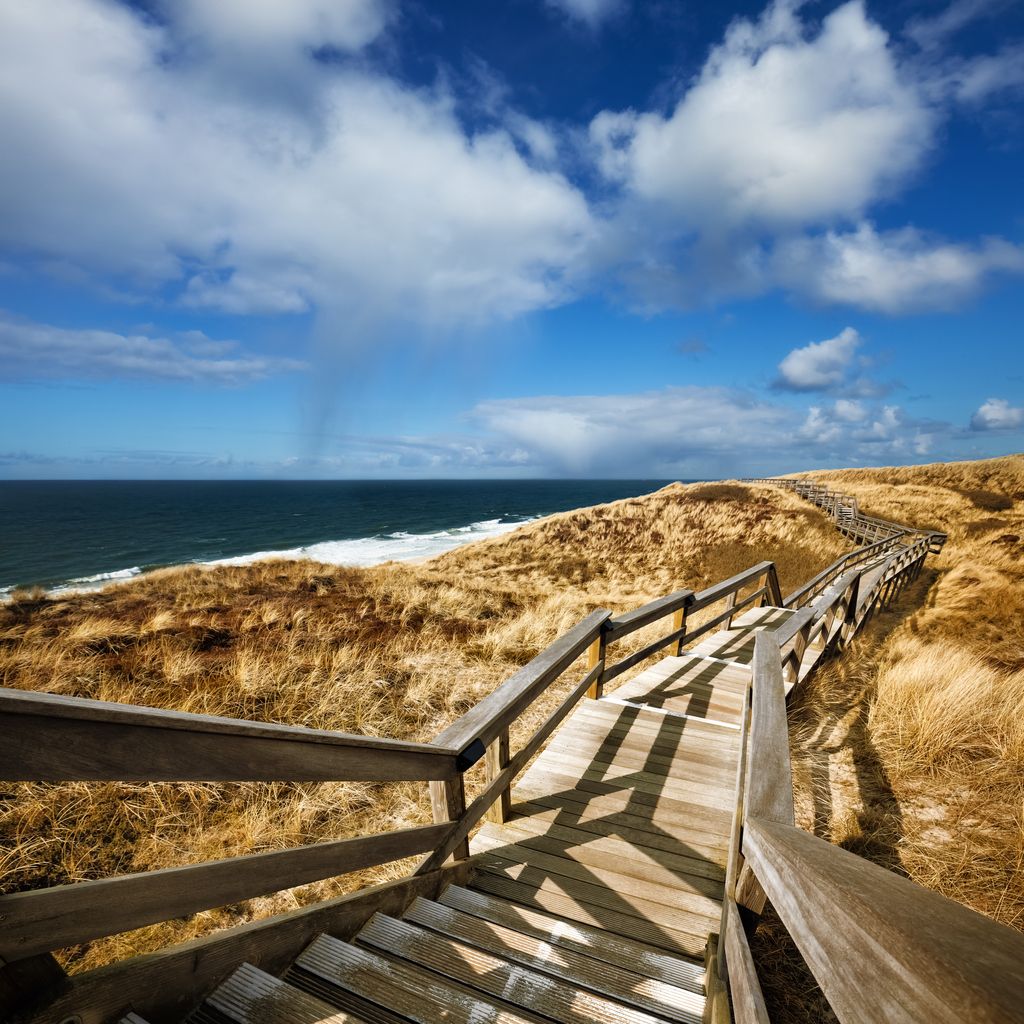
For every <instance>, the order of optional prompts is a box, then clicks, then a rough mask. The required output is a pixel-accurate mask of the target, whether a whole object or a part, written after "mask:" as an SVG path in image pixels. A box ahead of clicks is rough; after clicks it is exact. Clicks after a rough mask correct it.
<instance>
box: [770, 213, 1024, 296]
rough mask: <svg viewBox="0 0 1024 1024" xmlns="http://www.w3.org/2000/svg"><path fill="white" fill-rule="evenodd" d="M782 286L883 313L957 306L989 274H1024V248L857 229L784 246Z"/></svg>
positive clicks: (776, 257)
mask: <svg viewBox="0 0 1024 1024" xmlns="http://www.w3.org/2000/svg"><path fill="white" fill-rule="evenodd" d="M769 264H770V268H771V269H770V273H771V275H772V277H773V278H774V279H775V280H777V281H778V282H779V283H781V284H783V285H785V286H787V287H789V288H791V289H793V290H796V291H800V292H803V293H805V294H810V295H812V296H814V297H815V298H817V299H819V300H822V301H825V302H831V303H842V304H846V305H852V306H857V307H859V308H861V309H869V310H874V311H877V312H881V313H908V312H913V311H917V310H928V309H940V310H941V309H950V308H952V307H955V306H957V305H959V304H960V303H962V302H963V301H964V300H966V299H969V298H971V297H972V296H973V295H974V294H976V293H977V292H978V290H979V289H980V288H981V287H982V285H983V283H984V281H985V279H986V277H988V276H990V275H992V274H996V273H1017V274H1019V273H1022V272H1024V249H1022V248H1021V247H1019V246H1016V245H1011V244H1010V243H1009V242H1006V241H1004V240H1002V239H998V238H990V239H984V240H982V241H981V242H980V243H978V244H976V245H963V244H958V243H954V242H944V241H941V240H935V239H932V238H930V237H928V236H926V235H925V234H924V233H923V232H921V231H918V230H917V229H916V228H909V227H908V228H903V229H901V230H898V231H886V232H878V231H876V230H875V228H874V227H873V226H872V225H871V224H867V223H862V224H860V225H859V226H858V227H857V229H856V230H855V231H852V232H838V231H830V232H828V233H826V234H825V235H822V236H816V237H807V238H800V239H790V240H788V241H785V242H782V243H780V244H779V245H778V246H777V247H776V249H775V251H774V252H773V253H772V254H771V256H770V258H769Z"/></svg>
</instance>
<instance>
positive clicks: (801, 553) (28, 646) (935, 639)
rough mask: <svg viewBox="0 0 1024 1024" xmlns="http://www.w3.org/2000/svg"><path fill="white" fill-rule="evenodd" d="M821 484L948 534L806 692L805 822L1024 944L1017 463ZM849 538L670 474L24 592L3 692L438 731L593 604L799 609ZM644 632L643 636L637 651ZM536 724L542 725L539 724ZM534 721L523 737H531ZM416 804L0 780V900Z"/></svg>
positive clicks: (806, 516)
mask: <svg viewBox="0 0 1024 1024" xmlns="http://www.w3.org/2000/svg"><path fill="white" fill-rule="evenodd" d="M813 475H814V477H815V478H816V479H819V480H823V481H827V482H828V483H830V484H832V485H834V486H836V487H838V488H840V489H842V490H844V491H847V492H850V493H853V494H856V495H857V496H858V497H859V498H860V500H861V506H862V508H863V509H864V511H866V512H868V513H869V514H874V515H879V516H883V517H888V518H892V519H895V520H898V521H901V522H908V523H912V524H916V525H922V526H934V527H937V528H939V529H943V530H946V531H948V533H949V538H950V539H949V542H948V544H947V545H946V548H945V550H944V551H943V553H942V555H941V556H939V557H938V558H934V557H933V558H932V559H929V562H928V565H927V568H926V570H925V572H924V573H923V574H922V576H921V577H920V578H919V580H918V581H917V582H916V583H915V584H914V585H913V586H912V587H910V588H909V589H908V590H907V591H905V592H904V594H903V595H902V597H901V599H900V601H899V602H898V604H897V605H896V606H895V607H893V608H892V609H891V610H889V611H887V612H885V613H882V614H880V615H878V616H877V617H876V618H875V619H874V620H873V622H872V623H871V624H870V626H869V627H868V628H867V630H865V632H864V633H862V634H861V636H860V637H858V639H857V640H856V641H855V642H854V643H853V644H852V646H851V647H850V649H849V650H848V651H847V652H846V654H844V656H843V658H842V659H839V660H837V661H834V662H832V663H830V664H827V665H826V666H824V667H823V668H822V669H821V670H820V671H819V672H818V673H817V675H816V676H815V677H814V679H813V680H812V681H811V682H810V684H809V685H808V686H807V687H806V688H805V689H804V690H803V692H802V693H800V695H799V696H798V697H797V699H796V700H795V701H794V703H793V707H792V709H791V716H790V717H791V729H792V735H793V752H794V767H795V773H796V783H797V802H798V814H799V818H800V824H802V825H803V826H804V827H806V828H808V829H810V830H813V831H815V832H817V833H818V834H819V835H823V836H826V837H828V838H830V839H832V840H833V841H835V842H838V843H841V844H842V845H844V846H846V847H848V848H850V849H853V850H855V851H857V852H858V853H861V854H863V855H865V856H868V857H871V858H872V859H875V860H877V861H879V862H881V863H883V864H885V865H887V866H888V867H891V868H893V869H894V870H898V871H902V872H904V873H906V874H908V875H909V876H910V877H912V878H914V879H915V880H917V881H919V882H921V883H923V884H925V885H929V886H931V887H933V888H936V889H938V890H939V891H941V892H943V893H945V894H946V895H948V896H950V897H952V898H954V899H958V900H960V901H961V902H964V903H967V904H968V905H970V906H972V907H974V908H975V909H978V910H980V911H982V912H983V913H986V914H989V915H991V916H992V917H995V918H996V919H998V920H1000V921H1003V922H1004V923H1007V924H1011V925H1015V926H1017V927H1020V926H1021V925H1022V924H1024V872H1022V869H1021V866H1022V864H1024V586H1022V584H1024V543H1022V539H1024V457H1019V456H1017V457H1011V458H1006V459H996V460H988V461H985V462H975V463H956V464H947V465H941V464H938V465H933V466H921V467H910V468H903V469H889V468H880V469H870V470H848V471H841V472H836V473H815V474H813ZM846 549H847V546H846V542H845V541H844V540H843V538H842V537H840V536H839V535H838V533H837V532H836V531H835V530H834V529H833V527H832V526H831V524H830V521H829V520H828V519H827V518H826V517H825V516H823V515H822V514H821V513H820V512H819V511H817V510H816V509H814V508H813V507H812V506H810V505H808V504H806V503H804V502H802V501H801V500H800V499H798V498H796V497H795V496H793V495H790V494H789V493H788V492H784V491H780V490H777V489H774V488H770V487H754V486H749V487H748V486H743V485H737V484H714V485H709V484H702V485H691V486H681V485H673V486H671V487H667V488H664V489H663V490H661V491H658V492H655V493H654V494H651V495H647V496H644V497H640V498H635V499H628V500H625V501H620V502H615V503H612V504H609V505H601V506H596V507H594V508H589V509H581V510H578V511H575V512H570V513H565V514H562V515H556V516H551V517H549V518H547V519H543V520H540V521H538V522H536V523H532V524H529V525H528V526H525V527H523V528H522V529H520V530H517V531H516V532H515V533H512V534H508V535H505V536H503V537H500V538H495V539H493V540H489V541H484V542H481V543H478V544H474V545H470V546H467V547H465V548H461V549H458V550H456V551H453V552H450V553H448V554H446V555H443V556H441V557H439V558H436V559H433V560H432V561H429V562H425V563H422V564H419V565H409V564H395V563H392V564H388V565H384V566H377V567H374V568H370V569H340V568H334V567H330V566H324V565H317V564H313V563H308V562H304V563H302V562H300V563H296V562H266V563H261V564H258V565H252V566H246V567H217V568H213V569H201V568H186V569H176V570H166V571H162V572H158V573H153V574H151V575H149V576H146V577H144V578H141V579H139V580H137V581H133V582H132V583H129V584H126V585H122V586H118V587H115V588H111V589H109V590H107V591H104V592H100V593H92V594H83V595H77V596H67V597H63V598H60V599H56V600H46V599H43V598H40V597H38V596H32V595H20V596H19V597H18V599H17V600H15V601H14V602H13V603H11V604H10V605H8V606H5V607H2V608H0V678H2V681H3V685H5V686H14V687H21V688H26V689H39V690H47V691H50V692H55V693H65V694H73V695H77V696H85V697H95V698H99V699H104V700H114V701H125V702H130V703H138V704H146V705H151V706H155V707H165V708H176V709H180V710H185V711H194V712H202V713H207V714H223V715H231V716H235V717H246V718H254V719H259V720H266V721H275V722H287V723H294V724H302V725H308V726H313V727H318V728H331V729H340V730H344V731H350V732H362V733H368V734H375V735H386V736H393V737H408V738H416V739H430V738H432V737H433V736H434V735H436V733H437V732H438V731H440V729H441V728H443V727H444V726H445V725H446V724H448V723H449V722H451V721H453V720H454V719H455V718H457V717H458V716H459V715H461V714H462V713H464V712H465V711H466V710H468V709H469V708H470V707H471V706H472V705H473V704H475V703H476V702H477V701H478V700H480V698H481V697H483V696H484V695H485V694H487V693H488V692H490V691H491V690H492V689H493V688H494V687H495V686H496V685H498V684H499V683H500V682H501V681H502V680H503V679H505V678H506V677H507V676H508V675H510V674H511V673H512V672H513V671H515V669H516V668H518V667H519V666H520V665H522V664H524V663H525V662H527V661H528V660H529V659H530V658H531V657H533V656H534V655H535V654H536V653H537V652H538V651H540V650H541V649H542V648H543V647H544V646H546V645H547V644H548V643H549V642H550V641H551V640H553V639H554V638H555V637H556V636H558V635H559V634H560V633H562V632H564V631H565V630H566V629H567V628H568V627H569V626H571V625H572V624H574V623H575V622H576V621H578V620H579V619H580V618H582V617H583V616H584V615H585V614H587V613H588V612H589V611H591V610H593V609H594V608H598V607H607V608H611V609H613V610H614V611H625V610H627V609H629V608H633V607H636V606H637V605H639V604H641V603H643V602H645V601H647V600H649V599H651V598H653V597H656V596H659V595H661V594H664V593H667V592H669V591H671V590H674V589H678V588H680V587H684V586H688V587H692V588H694V589H698V588H701V587H704V586H707V585H708V584H710V583H712V582H715V581H717V580H720V579H722V578H725V577H727V576H729V575H732V574H733V573H735V572H738V571H739V570H740V569H743V568H746V567H747V566H749V565H751V564H752V563H754V562H757V561H759V560H761V559H773V560H775V561H776V562H777V563H778V567H779V573H780V577H781V582H782V587H783V591H784V592H786V591H788V590H789V589H792V588H793V587H795V586H796V585H798V584H799V583H801V582H803V581H804V580H806V579H807V578H809V577H810V576H811V575H813V574H814V573H816V572H817V571H818V570H820V569H821V568H823V567H824V566H825V565H827V564H829V563H830V562H831V561H833V560H834V559H835V558H836V557H838V555H839V554H840V553H842V552H843V551H844V550H846ZM630 639H631V641H632V643H633V645H634V646H636V647H639V646H642V645H643V643H645V642H646V639H647V638H646V637H645V636H644V633H643V632H640V633H637V634H636V635H635V636H634V637H632V638H630ZM557 699H558V695H557V694H552V695H551V698H550V700H549V702H548V703H549V704H551V703H553V702H554V701H555V700H557ZM543 714H544V707H543V706H541V707H539V708H537V709H536V710H535V712H534V715H533V719H532V721H533V722H536V721H537V720H539V718H540V717H542V716H543ZM531 724H532V723H531V721H527V722H524V723H522V724H521V725H520V727H519V728H520V739H521V738H522V737H523V736H524V735H525V734H527V733H528V732H529V731H530V728H531ZM516 739H517V738H516V735H515V733H514V734H513V746H515V744H516ZM474 781H478V780H472V779H471V780H470V789H471V790H472V788H473V782H474ZM425 789H426V787H425V786H418V785H412V784H402V785H390V786H383V785H381V786H374V785H368V784H357V783H341V784H316V785H272V784H244V785H242V784H236V785H205V784H204V785H187V786H185V785H169V784H168V785H145V786H129V785H85V784H78V785H69V786H42V785H18V786H10V785H9V786H7V787H6V790H4V791H0V796H2V798H3V807H4V811H3V817H2V819H0V857H2V863H3V867H4V871H5V872H6V875H5V878H4V883H3V884H4V886H5V887H6V889H7V890H8V891H13V890H18V889H24V888H31V887H36V886H40V885H52V884H57V883H60V882H66V881H74V880H81V879H86V878H93V877H105V876H107V875H110V874H113V873H118V872H127V871H139V870H147V869H153V868H159V867H167V866H171V865H176V864H185V863H191V862H195V861H198V860H202V859H208V858H218V857H227V856H233V855H238V854H243V853H248V852H256V851H260V850H267V849H273V848H277V847H283V846H289V845H296V844H300V843H309V842H315V841H318V840H324V839H328V838H337V837H343V836H348V835H355V834H360V833H367V832H375V831H383V830H387V829H391V828H396V827H399V826H402V825H408V824H414V823H420V822H425V821H427V820H429V805H428V801H427V799H426V794H425ZM405 870H406V866H404V865H394V866H391V867H390V868H386V869H383V870H380V871H376V872H365V873H363V874H361V875H355V876H350V877H348V878H346V879H342V880H341V881H328V882H322V883H317V884H314V885H309V886H305V887H303V888H301V889H298V890H294V891H293V892H291V893H285V894H278V895H275V896H273V897H267V898H265V899H260V900H253V901H250V902H248V903H246V904H241V905H237V906H233V907H228V908H222V909H220V910H216V911H212V912H209V913H205V914H200V915H196V916H195V917H193V918H191V919H189V920H187V921H176V922H170V923H168V924H162V925H158V926H154V927H152V928H146V929H141V930H140V931H137V932H133V933H130V934H128V935H125V936H120V937H115V938H113V939H109V940H104V941H102V942H97V943H93V944H90V945H88V946H85V947H81V948H77V949H74V950H69V951H67V952H66V954H65V955H64V960H65V962H66V964H67V966H69V967H70V968H72V969H83V968H85V967H92V966H97V965H99V964H101V963H105V962H108V961H110V960H112V959H116V958H118V957H121V956H125V955H128V954H130V953H132V952H136V951H143V950H148V949H152V948H156V947H159V946H163V945H166V944H168V943H170V942H174V941H180V940H183V939H185V938H190V937H193V936H196V935H200V934H203V933H205V932H208V931H210V930H213V929H215V928H218V927H223V926H225V925H229V924H234V923H239V922H241V921H245V920H249V919H251V918H253V917H256V916H264V915H267V914H270V913H276V912H280V911H282V910H285V909H289V908H291V907H293V906H296V905H299V904H302V903H307V902H312V901H313V900H317V899H322V898H324V897H326V896H328V895H333V894H336V893H338V892H342V891H345V890H346V889H351V888H356V887H357V886H360V885H364V884H366V883H368V882H370V881H372V880H377V879H380V878H384V877H391V876H397V875H400V874H403V873H404V872H405ZM760 954H761V956H762V958H763V959H764V962H765V963H769V962H770V961H771V958H772V957H775V958H776V963H777V965H778V967H779V970H778V971H777V972H774V973H775V977H776V978H777V979H778V986H779V990H778V991H777V992H776V993H774V998H775V1001H776V1005H777V1006H782V1005H786V1000H787V998H788V997H787V990H786V987H785V986H786V984H787V981H786V979H787V977H791V976H792V975H790V974H787V972H788V971H790V969H791V966H792V965H791V961H787V959H786V954H785V951H784V947H783V944H782V943H780V942H779V941H778V935H777V933H773V930H772V925H771V921H770V920H769V921H768V922H767V924H766V925H765V927H764V928H763V929H762V931H761V936H760ZM769 995H770V996H771V995H772V994H771V993H769ZM807 1019H820V1018H814V1017H813V1015H812V1016H810V1017H808V1018H807Z"/></svg>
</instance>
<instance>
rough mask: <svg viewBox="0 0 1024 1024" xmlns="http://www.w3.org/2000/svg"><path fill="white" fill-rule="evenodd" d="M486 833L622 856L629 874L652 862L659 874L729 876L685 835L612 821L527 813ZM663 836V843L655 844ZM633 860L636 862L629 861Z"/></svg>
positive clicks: (582, 855) (584, 853)
mask: <svg viewBox="0 0 1024 1024" xmlns="http://www.w3.org/2000/svg"><path fill="white" fill-rule="evenodd" d="M483 834H486V835H488V836H490V837H492V838H494V839H500V840H504V841H505V842H507V843H516V842H521V843H524V844H525V845H527V846H529V845H531V843H532V844H533V845H538V844H539V846H540V848H541V849H545V848H546V849H548V852H556V851H557V848H556V846H555V845H551V846H545V845H544V844H545V843H546V842H547V841H548V840H550V841H551V843H552V844H561V849H563V850H568V851H570V853H571V855H572V857H573V858H574V859H577V860H580V862H581V863H588V860H587V858H588V857H590V856H591V855H592V854H594V855H597V854H600V855H601V859H600V860H597V861H595V863H596V864H599V865H600V864H609V863H612V862H611V861H610V858H612V857H615V858H618V862H617V863H615V867H616V869H617V870H620V871H623V872H625V873H627V874H635V873H637V872H641V873H643V872H646V871H647V870H648V865H650V866H651V867H652V868H653V869H654V870H655V873H656V874H660V873H662V872H664V871H672V872H676V873H678V874H683V875H687V876H689V875H694V876H700V877H703V878H708V879H712V880H713V881H715V882H719V883H720V882H724V880H725V871H724V870H723V869H722V867H721V866H720V865H719V864H717V863H716V862H715V861H713V860H710V859H709V858H708V857H706V856H704V855H703V854H702V853H700V852H698V851H696V850H694V849H693V848H692V847H691V846H690V844H689V843H686V842H684V841H682V839H681V838H679V839H676V838H674V837H671V836H669V835H667V834H662V835H661V836H658V835H655V834H654V833H649V832H648V833H644V832H639V831H635V830H633V829H616V827H615V826H614V825H611V824H607V826H606V827H605V829H604V830H603V831H590V830H587V829H580V828H576V827H575V826H573V825H570V824H561V823H559V822H557V821H543V820H539V819H537V818H527V817H515V818H513V819H512V820H511V821H508V822H506V823H505V824H504V825H501V826H497V825H495V826H488V827H487V828H486V829H485V830H484V833H483ZM659 839H660V840H661V843H660V844H659V845H653V844H652V841H654V842H657V841H658V840H659ZM630 860H635V861H636V863H635V864H632V863H628V861H630ZM642 877H646V875H642ZM666 877H668V876H666Z"/></svg>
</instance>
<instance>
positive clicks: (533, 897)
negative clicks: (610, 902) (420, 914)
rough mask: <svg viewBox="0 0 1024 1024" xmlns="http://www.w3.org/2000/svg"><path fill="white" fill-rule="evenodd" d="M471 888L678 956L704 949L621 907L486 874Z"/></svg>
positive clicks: (695, 939) (694, 939) (690, 937)
mask: <svg viewBox="0 0 1024 1024" xmlns="http://www.w3.org/2000/svg"><path fill="white" fill-rule="evenodd" d="M473 888H474V889H475V890H478V891H481V892H485V893H489V894H490V895H492V896H499V897H503V898H505V899H509V900H514V901H515V902H516V903H522V904H524V905H526V906H527V907H533V908H535V909H537V910H542V911H545V912H546V913H551V914H557V915H558V916H560V917H565V918H568V919H569V920H571V921H578V922H580V923H582V924H587V925H592V926H595V927H597V928H605V929H607V930H609V931H614V932H615V934H616V935H622V936H624V937H626V938H630V939H635V940H637V941H638V942H643V943H646V944H647V945H650V946H657V947H659V948H661V949H663V950H667V951H668V952H670V953H672V954H674V955H677V956H678V955H680V954H682V955H683V956H699V955H700V954H701V951H702V950H703V948H704V938H703V937H702V936H700V935H695V934H692V933H690V932H685V931H679V930H678V929H675V928H672V927H670V926H668V925H664V924H659V923H658V922H655V921H652V920H650V919H648V918H647V917H644V916H643V915H642V914H641V915H640V916H635V915H634V914H632V913H625V912H624V911H623V908H622V907H621V906H620V907H616V908H612V909H609V908H608V907H603V906H595V905H594V904H591V903H588V902H587V901H586V900H583V899H580V898H578V897H576V896H573V895H570V894H567V893H565V892H562V891H559V890H553V889H551V888H548V889H542V888H536V887H533V886H529V885H524V884H523V883H522V882H517V881H516V880H515V879H513V878H506V877H505V876H503V875H500V874H492V873H491V872H489V871H481V872H480V873H479V874H477V875H474V877H473Z"/></svg>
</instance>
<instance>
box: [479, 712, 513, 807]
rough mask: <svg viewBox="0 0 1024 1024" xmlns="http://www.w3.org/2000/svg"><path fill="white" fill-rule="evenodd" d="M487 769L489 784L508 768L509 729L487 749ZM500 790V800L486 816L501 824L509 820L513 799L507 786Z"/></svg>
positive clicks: (497, 737)
mask: <svg viewBox="0 0 1024 1024" xmlns="http://www.w3.org/2000/svg"><path fill="white" fill-rule="evenodd" d="M485 767H486V775H485V778H486V779H487V782H488V783H491V782H494V780H495V779H496V778H497V777H498V776H499V775H500V774H501V772H502V769H504V768H506V767H508V729H504V730H502V731H501V732H499V733H498V735H497V736H496V737H495V738H494V739H493V740H492V741H491V743H490V745H489V746H488V747H487V755H486V761H485ZM499 789H500V791H499V793H498V799H497V800H495V801H494V803H493V804H491V806H490V807H489V808H488V809H487V812H486V814H485V815H484V816H485V817H486V818H487V820H488V821H496V822H498V823H499V824H500V823H501V822H503V821H507V820H508V816H509V813H510V810H511V806H512V797H511V794H510V793H509V787H508V786H507V785H506V786H501V787H499Z"/></svg>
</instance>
